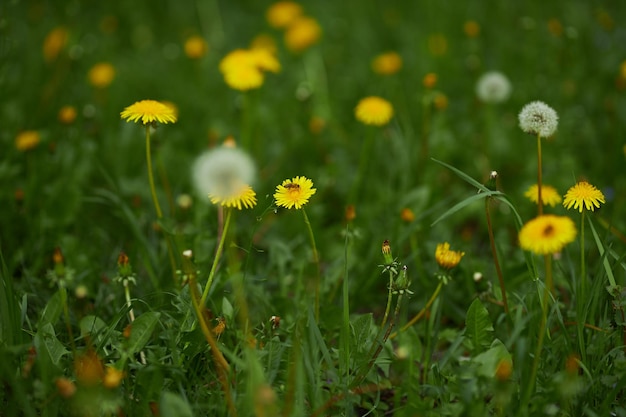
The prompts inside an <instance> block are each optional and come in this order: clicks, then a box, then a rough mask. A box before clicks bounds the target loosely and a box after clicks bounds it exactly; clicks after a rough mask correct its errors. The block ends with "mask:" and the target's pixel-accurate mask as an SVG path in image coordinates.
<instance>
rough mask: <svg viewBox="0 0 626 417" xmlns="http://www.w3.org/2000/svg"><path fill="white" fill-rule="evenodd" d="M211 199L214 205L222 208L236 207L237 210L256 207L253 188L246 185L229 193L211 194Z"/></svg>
mask: <svg viewBox="0 0 626 417" xmlns="http://www.w3.org/2000/svg"><path fill="white" fill-rule="evenodd" d="M209 198H210V199H211V203H213V204H219V205H221V206H222V207H235V208H237V210H241V209H242V208H252V207H254V206H256V193H255V192H254V190H253V189H252V187H250V186H249V185H245V184H242V185H241V186H240V187H236V188H234V189H232V190H231V191H230V192H228V193H223V194H222V193H215V194H209Z"/></svg>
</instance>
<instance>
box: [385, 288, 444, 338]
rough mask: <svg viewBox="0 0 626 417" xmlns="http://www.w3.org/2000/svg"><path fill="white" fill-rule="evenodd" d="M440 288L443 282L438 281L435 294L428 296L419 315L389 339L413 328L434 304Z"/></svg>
mask: <svg viewBox="0 0 626 417" xmlns="http://www.w3.org/2000/svg"><path fill="white" fill-rule="evenodd" d="M441 288H443V281H439V284H438V285H437V288H435V292H433V295H431V296H430V299H429V300H428V302H427V303H426V305H425V306H424V308H422V309H421V310H420V312H419V313H417V314H416V315H415V316H414V317H413V318H412V319H411V320H410V321H409V322H408V323H407V324H405V325H404V326H402V328H400V331H399V332H396V333H394V334H392V335H391V338H392V339H393V338H394V337H396V336H397V335H398V333H401V332H404V331H406V329H408V328H409V327H411V326H413V325H414V324H415V323H417V321H418V320H419V319H421V318H422V317H423V316H424V314H426V312H427V311H428V309H429V308H430V306H431V305H432V304H433V303H434V302H435V300H436V299H437V296H438V295H439V293H440V292H441Z"/></svg>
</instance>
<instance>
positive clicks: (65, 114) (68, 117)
mask: <svg viewBox="0 0 626 417" xmlns="http://www.w3.org/2000/svg"><path fill="white" fill-rule="evenodd" d="M76 114H77V112H76V107H74V106H63V107H61V109H59V114H58V116H57V117H58V118H59V121H60V122H61V123H63V124H66V125H71V124H72V123H74V120H76Z"/></svg>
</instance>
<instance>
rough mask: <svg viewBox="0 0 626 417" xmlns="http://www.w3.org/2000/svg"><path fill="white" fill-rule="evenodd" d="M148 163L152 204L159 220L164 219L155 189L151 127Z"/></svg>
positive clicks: (147, 131)
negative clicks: (151, 151)
mask: <svg viewBox="0 0 626 417" xmlns="http://www.w3.org/2000/svg"><path fill="white" fill-rule="evenodd" d="M146 161H147V162H148V180H149V181H150V192H151V193H152V202H153V203H154V208H155V209H156V213H157V218H159V219H160V218H162V217H163V212H162V211H161V206H159V200H158V199H157V195H156V188H155V187H154V176H153V174H152V157H151V153H150V126H148V125H146Z"/></svg>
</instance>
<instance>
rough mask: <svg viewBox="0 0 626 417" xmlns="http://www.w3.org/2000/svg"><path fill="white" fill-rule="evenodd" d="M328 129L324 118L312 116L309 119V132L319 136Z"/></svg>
mask: <svg viewBox="0 0 626 417" xmlns="http://www.w3.org/2000/svg"><path fill="white" fill-rule="evenodd" d="M325 128H326V120H325V119H324V118H323V117H319V116H312V117H311V118H310V119H309V131H310V132H311V133H313V134H314V135H319V134H320V133H322V131H324V129H325Z"/></svg>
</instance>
